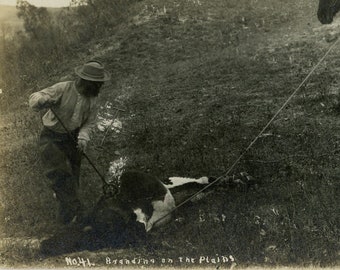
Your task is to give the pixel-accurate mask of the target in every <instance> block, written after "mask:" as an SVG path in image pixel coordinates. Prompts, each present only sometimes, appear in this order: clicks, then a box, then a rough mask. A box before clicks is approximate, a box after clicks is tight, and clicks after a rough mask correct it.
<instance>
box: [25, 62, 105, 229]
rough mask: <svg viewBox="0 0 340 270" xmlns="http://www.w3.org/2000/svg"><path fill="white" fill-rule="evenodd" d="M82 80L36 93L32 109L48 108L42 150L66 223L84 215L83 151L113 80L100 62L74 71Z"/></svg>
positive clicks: (32, 99) (63, 221) (50, 181)
mask: <svg viewBox="0 0 340 270" xmlns="http://www.w3.org/2000/svg"><path fill="white" fill-rule="evenodd" d="M75 73H76V74H77V75H78V77H79V78H77V80H75V81H67V82H60V83H57V84H55V85H53V86H51V87H48V88H46V89H43V90H41V91H39V92H35V93H33V94H32V95H31V96H30V97H29V106H30V107H31V108H32V109H33V110H35V111H39V110H42V109H46V108H47V109H49V110H48V111H47V112H46V113H45V115H44V116H43V118H42V121H43V126H44V127H43V130H42V132H41V135H40V141H39V147H40V151H41V160H42V163H43V167H44V174H45V175H46V176H47V178H48V179H49V184H50V186H51V188H52V189H53V191H54V193H55V195H56V199H57V200H58V202H59V211H58V219H59V221H60V222H62V223H63V224H68V223H70V222H71V221H72V220H74V219H75V218H76V216H77V214H79V213H80V212H81V204H80V201H79V199H78V196H77V189H78V187H79V175H80V164H81V155H82V152H85V151H86V147H87V144H88V142H89V140H90V138H91V129H93V127H94V126H95V123H96V117H97V111H98V109H97V107H98V106H97V96H98V94H99V90H100V88H101V87H102V85H103V83H104V82H105V81H107V80H109V79H110V75H109V73H108V72H107V71H105V70H104V67H103V65H102V64H101V63H100V62H98V61H89V62H87V63H85V64H84V65H82V66H78V67H76V68H75Z"/></svg>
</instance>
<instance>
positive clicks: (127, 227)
mask: <svg viewBox="0 0 340 270" xmlns="http://www.w3.org/2000/svg"><path fill="white" fill-rule="evenodd" d="M247 177H248V176H247ZM215 179H216V178H213V177H210V178H208V177H201V178H198V179H194V178H181V177H171V178H169V179H167V180H166V181H164V183H163V182H161V181H160V180H158V179H157V178H156V177H154V176H152V175H149V174H145V173H143V172H140V171H125V172H123V173H122V175H121V177H120V181H119V192H118V194H116V196H107V195H103V196H102V198H101V199H100V200H99V201H98V203H97V204H96V206H95V207H94V209H93V210H92V211H91V212H90V213H89V214H87V215H86V217H85V218H84V217H83V218H82V219H81V222H78V223H74V224H70V225H68V226H67V227H66V228H65V229H64V230H61V231H59V232H58V233H56V234H55V235H53V236H52V237H50V238H49V239H46V240H44V241H43V242H42V243H41V254H42V255H47V256H50V255H58V254H62V253H70V252H75V251H79V250H97V249H101V248H105V247H110V248H122V247H127V246H138V245H143V246H144V247H148V241H147V237H148V232H149V231H150V230H151V229H153V228H156V227H158V226H162V225H164V224H166V223H167V222H169V221H170V220H171V216H172V212H173V210H174V209H175V207H176V204H178V203H181V202H182V201H184V200H186V199H187V198H189V197H190V196H191V195H192V194H193V193H195V192H196V191H198V190H199V189H201V188H202V185H207V184H209V183H210V182H212V181H214V180H215ZM245 179H247V181H248V180H249V181H248V182H249V183H251V181H252V178H250V177H248V178H245ZM234 180H237V181H239V179H233V178H226V179H224V180H223V181H221V183H222V184H224V185H228V186H230V184H231V183H235V184H236V185H238V184H241V183H240V182H237V181H234ZM240 181H241V180H240ZM249 183H244V184H245V185H248V184H249ZM170 190H171V191H170Z"/></svg>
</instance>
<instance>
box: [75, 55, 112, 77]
mask: <svg viewBox="0 0 340 270" xmlns="http://www.w3.org/2000/svg"><path fill="white" fill-rule="evenodd" d="M74 71H75V72H76V74H77V75H78V76H79V77H80V78H82V79H84V80H87V81H93V82H105V81H108V80H110V78H111V76H110V74H109V73H108V72H107V71H106V70H104V66H103V64H102V63H100V62H99V61H93V60H92V61H88V62H86V63H85V64H84V65H82V66H78V67H76V68H75V69H74Z"/></svg>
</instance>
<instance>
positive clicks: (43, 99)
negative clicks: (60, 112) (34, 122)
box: [28, 83, 63, 111]
mask: <svg viewBox="0 0 340 270" xmlns="http://www.w3.org/2000/svg"><path fill="white" fill-rule="evenodd" d="M62 94H63V88H62V87H60V84H59V83H58V84H55V85H53V86H51V87H48V88H45V89H43V90H41V91H39V92H35V93H33V94H31V95H30V97H29V101H28V104H29V106H30V108H32V109H33V110H34V111H40V110H42V109H45V108H49V107H50V106H52V105H54V104H56V103H57V102H58V101H59V100H60V98H61V96H62Z"/></svg>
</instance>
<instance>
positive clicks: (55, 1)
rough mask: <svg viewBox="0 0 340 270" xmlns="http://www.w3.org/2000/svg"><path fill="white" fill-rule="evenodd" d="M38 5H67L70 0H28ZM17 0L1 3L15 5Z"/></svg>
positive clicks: (7, 0) (3, 0)
mask: <svg viewBox="0 0 340 270" xmlns="http://www.w3.org/2000/svg"><path fill="white" fill-rule="evenodd" d="M27 2H29V3H30V4H32V5H34V6H36V7H67V6H68V5H69V3H70V0H27ZM16 3H17V1H16V0H0V5H9V6H15V5H16Z"/></svg>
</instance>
